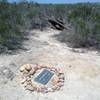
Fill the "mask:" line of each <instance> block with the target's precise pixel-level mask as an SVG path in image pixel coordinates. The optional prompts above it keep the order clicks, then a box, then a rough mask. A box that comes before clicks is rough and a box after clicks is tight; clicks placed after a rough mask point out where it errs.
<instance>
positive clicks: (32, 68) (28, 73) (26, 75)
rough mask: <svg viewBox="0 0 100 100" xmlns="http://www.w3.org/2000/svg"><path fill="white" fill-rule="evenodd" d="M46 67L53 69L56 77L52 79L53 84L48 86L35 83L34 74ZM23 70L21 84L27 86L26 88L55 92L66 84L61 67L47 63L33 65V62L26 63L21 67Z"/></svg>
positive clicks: (21, 70)
mask: <svg viewBox="0 0 100 100" xmlns="http://www.w3.org/2000/svg"><path fill="white" fill-rule="evenodd" d="M42 68H46V69H48V70H50V71H52V72H53V73H54V74H55V75H56V77H55V78H53V80H52V83H53V84H52V86H50V87H47V86H46V85H41V86H38V85H36V84H34V83H33V82H32V80H31V78H32V76H33V75H34V74H35V73H36V72H37V71H38V70H40V69H42ZM20 72H21V84H23V86H24V87H25V89H26V90H29V91H37V92H42V93H48V92H54V91H57V90H60V88H61V87H62V86H63V85H64V81H65V78H64V73H63V70H62V69H61V68H57V67H53V66H52V67H51V66H45V65H38V64H36V65H32V64H25V65H23V66H21V68H20Z"/></svg>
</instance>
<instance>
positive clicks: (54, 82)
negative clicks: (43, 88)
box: [52, 76, 59, 85]
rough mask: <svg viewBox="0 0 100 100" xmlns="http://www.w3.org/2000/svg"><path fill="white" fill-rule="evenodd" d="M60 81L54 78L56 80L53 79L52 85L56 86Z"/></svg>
mask: <svg viewBox="0 0 100 100" xmlns="http://www.w3.org/2000/svg"><path fill="white" fill-rule="evenodd" d="M58 81H59V78H58V77H57V76H54V78H53V79H52V84H53V85H55V84H57V83H58Z"/></svg>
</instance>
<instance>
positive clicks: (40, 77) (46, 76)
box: [35, 69, 54, 85]
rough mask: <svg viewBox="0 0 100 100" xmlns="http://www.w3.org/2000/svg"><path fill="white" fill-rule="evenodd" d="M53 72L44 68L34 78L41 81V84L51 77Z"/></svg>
mask: <svg viewBox="0 0 100 100" xmlns="http://www.w3.org/2000/svg"><path fill="white" fill-rule="evenodd" d="M53 75H54V73H52V72H51V71H49V70H47V69H44V70H43V71H42V72H41V73H40V74H39V75H38V76H37V77H36V78H35V81H36V82H38V83H41V84H43V85H45V84H47V83H48V82H49V80H50V79H51V78H52V76H53Z"/></svg>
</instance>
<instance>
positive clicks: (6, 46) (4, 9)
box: [0, 0, 100, 53]
mask: <svg viewBox="0 0 100 100" xmlns="http://www.w3.org/2000/svg"><path fill="white" fill-rule="evenodd" d="M43 15H47V16H49V17H51V18H55V19H58V18H59V19H62V20H63V21H64V22H65V24H66V25H68V24H70V29H71V32H70V30H69V31H68V30H65V31H63V32H62V33H61V34H60V35H59V36H57V37H58V39H59V40H60V41H62V42H65V43H70V45H71V46H73V47H91V46H92V47H95V48H97V49H100V4H98V3H95V4H91V3H85V4H83V3H82V4H38V3H34V2H20V3H8V2H7V1H6V0H3V1H1V2H0V53H2V52H6V51H8V50H16V49H19V48H22V43H23V40H25V39H26V36H27V35H28V33H27V32H26V31H27V30H31V29H41V30H42V29H44V28H45V27H49V24H48V21H47V20H46V19H45V17H44V16H43Z"/></svg>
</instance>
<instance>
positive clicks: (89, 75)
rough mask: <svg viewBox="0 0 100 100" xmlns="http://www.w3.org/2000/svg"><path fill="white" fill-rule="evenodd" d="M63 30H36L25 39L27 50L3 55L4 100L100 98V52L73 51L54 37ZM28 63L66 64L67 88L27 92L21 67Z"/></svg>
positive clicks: (0, 87) (0, 86)
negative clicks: (47, 91) (20, 73)
mask: <svg viewBox="0 0 100 100" xmlns="http://www.w3.org/2000/svg"><path fill="white" fill-rule="evenodd" d="M59 33H60V31H57V30H53V29H47V30H45V31H42V32H41V31H39V30H32V31H31V32H30V34H29V40H28V41H25V42H24V46H25V47H26V48H27V50H26V51H23V50H19V51H18V52H17V53H15V54H13V55H4V54H2V55H0V100H100V54H98V53H97V52H96V51H87V50H86V52H84V53H79V52H73V50H72V49H71V48H69V47H67V46H66V45H65V44H62V43H60V42H59V41H57V40H56V39H55V38H53V35H55V34H59ZM26 63H31V64H35V63H42V64H46V65H53V66H55V67H57V66H61V67H63V68H64V74H65V84H64V87H62V88H61V90H60V91H58V92H54V93H48V94H41V93H36V92H33V93H31V92H29V91H26V90H25V89H24V88H23V87H22V86H21V84H20V81H19V68H20V66H21V65H23V64H26ZM5 69H7V70H5ZM7 71H8V74H7ZM5 73H6V74H5Z"/></svg>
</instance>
